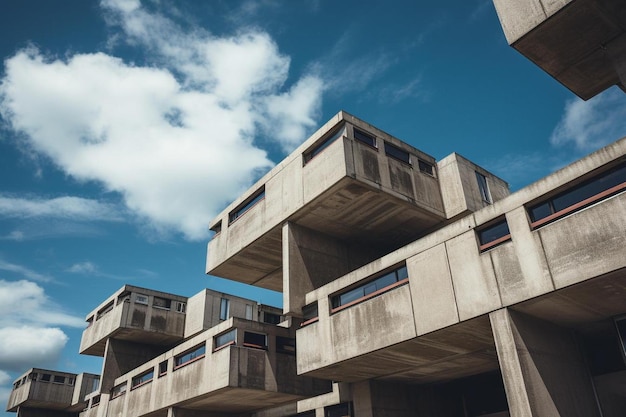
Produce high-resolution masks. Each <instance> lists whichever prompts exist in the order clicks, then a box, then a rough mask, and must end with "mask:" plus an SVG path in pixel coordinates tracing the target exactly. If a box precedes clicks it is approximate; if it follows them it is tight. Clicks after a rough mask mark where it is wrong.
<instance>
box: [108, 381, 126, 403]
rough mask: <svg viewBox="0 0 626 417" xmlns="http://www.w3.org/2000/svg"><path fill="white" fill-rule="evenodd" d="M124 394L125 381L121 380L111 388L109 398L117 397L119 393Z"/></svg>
mask: <svg viewBox="0 0 626 417" xmlns="http://www.w3.org/2000/svg"><path fill="white" fill-rule="evenodd" d="M124 394H126V382H122V383H121V384H119V385H116V386H114V387H113V388H112V389H111V399H113V398H117V397H119V396H120V395H124Z"/></svg>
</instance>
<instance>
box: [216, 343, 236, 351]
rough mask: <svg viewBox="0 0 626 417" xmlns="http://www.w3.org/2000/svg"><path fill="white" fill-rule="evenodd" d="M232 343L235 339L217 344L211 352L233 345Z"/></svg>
mask: <svg viewBox="0 0 626 417" xmlns="http://www.w3.org/2000/svg"><path fill="white" fill-rule="evenodd" d="M234 344H235V341H234V340H233V341H231V342H228V343H225V344H223V345H220V346H217V347H216V348H215V349H213V352H217V351H218V350H222V349H224V348H226V347H228V346H233V345H234Z"/></svg>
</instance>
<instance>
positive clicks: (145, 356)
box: [100, 339, 164, 394]
mask: <svg viewBox="0 0 626 417" xmlns="http://www.w3.org/2000/svg"><path fill="white" fill-rule="evenodd" d="M163 350H164V348H163V347H161V346H154V345H145V344H141V343H137V342H128V341H125V340H118V339H108V340H107V347H106V351H105V354H104V361H103V365H102V376H101V379H100V392H101V393H104V394H106V393H109V392H110V391H111V388H113V387H114V386H115V385H116V384H115V380H116V379H117V378H118V377H119V376H120V375H123V374H125V373H126V372H129V371H130V370H132V369H134V368H136V367H137V366H139V365H141V364H143V363H145V362H146V361H148V360H150V359H152V358H154V357H155V356H157V355H159V354H161V353H162V352H163Z"/></svg>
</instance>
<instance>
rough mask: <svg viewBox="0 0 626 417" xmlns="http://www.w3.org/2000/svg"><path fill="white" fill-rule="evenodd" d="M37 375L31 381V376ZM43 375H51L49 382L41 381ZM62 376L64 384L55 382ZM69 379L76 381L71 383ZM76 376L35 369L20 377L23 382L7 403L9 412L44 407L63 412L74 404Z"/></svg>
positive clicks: (14, 389) (12, 392)
mask: <svg viewBox="0 0 626 417" xmlns="http://www.w3.org/2000/svg"><path fill="white" fill-rule="evenodd" d="M33 373H35V374H37V379H31V374H33ZM42 374H48V375H50V380H49V381H43V380H41V376H42ZM55 376H60V377H62V378H63V379H64V382H63V383H58V382H54V377H55ZM68 378H71V379H72V380H74V382H73V383H72V384H70V383H69V380H68ZM75 378H76V374H72V373H67V372H58V371H49V370H46V369H39V368H33V369H30V370H29V371H28V372H27V373H25V374H24V375H22V376H20V378H19V379H20V380H21V381H23V382H22V383H21V384H20V386H19V387H17V388H15V387H14V388H13V390H12V391H11V394H10V395H9V400H8V402H7V410H11V411H16V410H17V408H18V407H43V408H50V409H57V410H63V409H66V408H69V407H70V406H71V404H72V396H73V394H74V387H75V384H76V381H75Z"/></svg>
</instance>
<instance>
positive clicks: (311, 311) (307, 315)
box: [300, 301, 319, 326]
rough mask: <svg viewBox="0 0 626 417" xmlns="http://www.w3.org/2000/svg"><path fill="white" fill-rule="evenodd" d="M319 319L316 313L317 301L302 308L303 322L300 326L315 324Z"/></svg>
mask: <svg viewBox="0 0 626 417" xmlns="http://www.w3.org/2000/svg"><path fill="white" fill-rule="evenodd" d="M318 318H319V314H318V311H317V301H316V302H314V303H311V304H308V305H305V306H304V307H302V319H303V320H304V321H303V322H302V324H300V326H306V325H307V324H311V323H315V322H316V321H317V320H318Z"/></svg>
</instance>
